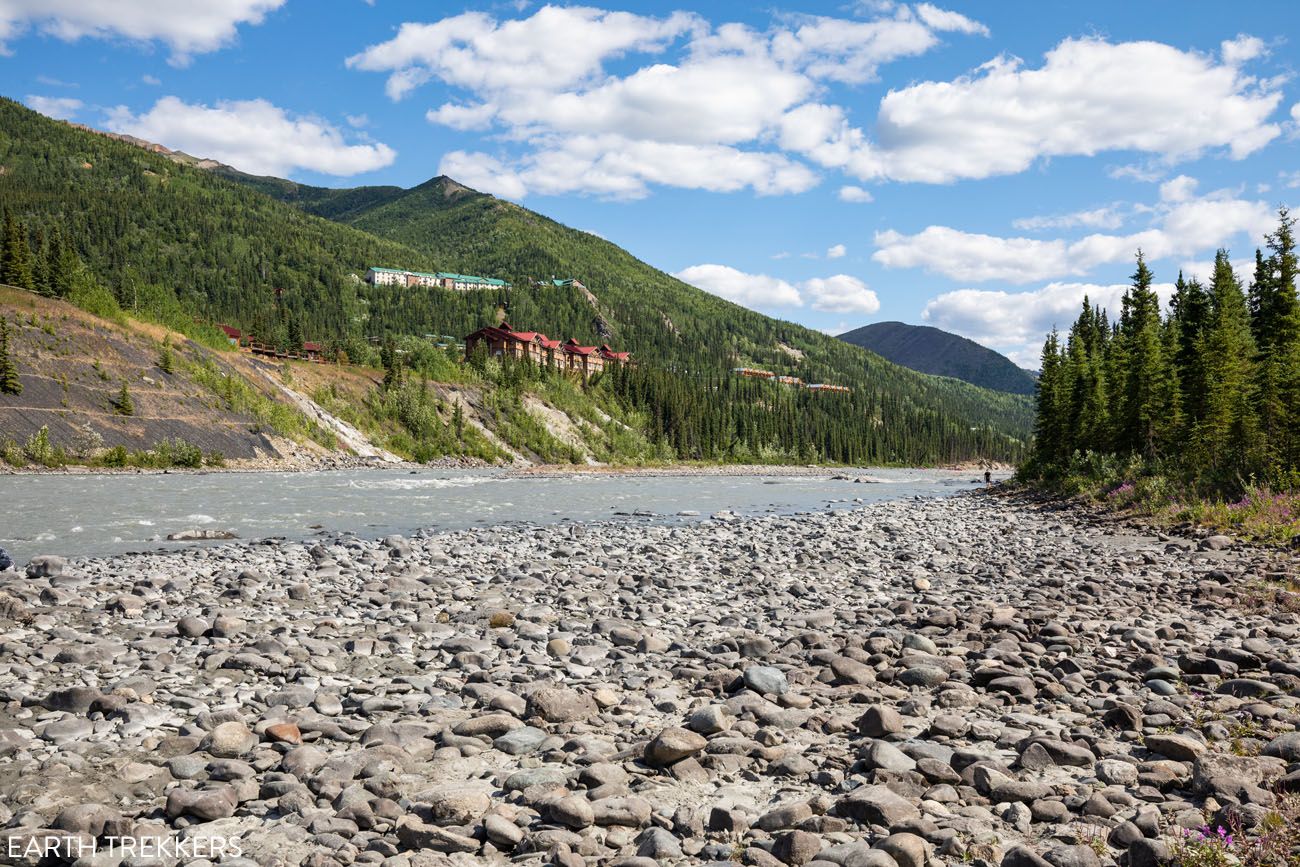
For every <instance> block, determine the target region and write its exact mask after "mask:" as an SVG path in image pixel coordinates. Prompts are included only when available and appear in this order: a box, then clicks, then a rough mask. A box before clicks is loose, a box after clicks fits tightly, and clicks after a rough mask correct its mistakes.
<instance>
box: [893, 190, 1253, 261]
mask: <svg viewBox="0 0 1300 867" xmlns="http://www.w3.org/2000/svg"><path fill="white" fill-rule="evenodd" d="M1157 214H1158V216H1157V218H1156V220H1155V224H1154V225H1153V226H1152V227H1151V228H1149V229H1145V230H1143V231H1140V232H1134V233H1131V234H1127V235H1108V234H1101V233H1094V234H1091V235H1087V236H1085V237H1083V238H1080V239H1078V240H1074V241H1067V240H1065V239H1060V238H1057V239H1050V240H1039V239H1035V238H1023V237H1011V238H1007V237H1001V236H997V235H987V234H981V233H975V232H965V231H962V230H959V229H953V228H950V227H947V226H928V227H927V228H925V229H924V230H922V231H921V232H918V233H917V234H914V235H903V234H901V233H899V232H896V231H893V230H888V231H884V232H878V233H877V234H876V236H875V243H876V247H877V250H876V252H875V253H874V254H872V257H871V258H872V259H873V260H875V261H876V262H879V263H880V264H882V265H884V266H885V267H887V268H923V269H925V270H926V271H929V272H932V273H936V274H942V275H944V276H946V277H951V278H953V279H955V280H961V281H970V282H983V281H986V280H1003V281H1006V282H1009V283H1032V282H1036V281H1040V280H1050V279H1053V278H1059V277H1062V276H1071V275H1082V274H1086V273H1088V272H1089V271H1090V270H1091V269H1093V268H1095V267H1097V266H1098V265H1103V264H1108V263H1114V262H1124V261H1128V260H1129V259H1131V258H1132V257H1133V255H1134V253H1135V252H1136V251H1137V250H1138V249H1141V250H1142V251H1143V252H1144V253H1145V254H1146V256H1147V258H1148V259H1150V260H1155V259H1162V258H1164V257H1166V256H1187V255H1193V254H1196V253H1200V252H1202V251H1206V250H1213V249H1214V248H1216V247H1219V246H1223V245H1225V244H1227V243H1228V241H1229V240H1230V239H1232V238H1234V237H1237V236H1239V235H1242V234H1244V235H1246V236H1247V237H1248V238H1249V239H1251V240H1252V241H1257V240H1258V239H1259V238H1261V237H1262V236H1263V235H1264V234H1265V233H1266V232H1268V231H1271V227H1272V224H1273V223H1274V222H1275V217H1274V214H1273V209H1272V207H1271V206H1270V205H1269V204H1268V203H1267V202H1262V201H1248V200H1245V199H1238V198H1232V197H1230V196H1228V195H1227V194H1225V193H1222V192H1220V193H1214V194H1210V195H1207V196H1203V197H1201V198H1197V199H1188V200H1185V201H1178V202H1173V203H1170V202H1166V203H1163V204H1162V205H1161V206H1160V208H1158V209H1157Z"/></svg>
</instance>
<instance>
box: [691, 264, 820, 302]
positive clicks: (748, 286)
mask: <svg viewBox="0 0 1300 867" xmlns="http://www.w3.org/2000/svg"><path fill="white" fill-rule="evenodd" d="M673 276H674V277H676V278H677V279H679V280H681V281H683V282H686V283H690V284H691V285H692V286H696V287H698V288H700V289H703V290H704V291H705V292H711V293H713V294H714V295H717V296H719V297H721V298H726V299H727V300H728V301H734V302H736V303H737V304H742V305H744V306H746V307H800V306H802V305H803V299H802V298H800V297H799V290H798V289H796V288H795V287H794V286H792V285H791V284H789V283H787V282H786V281H784V280H780V279H778V278H776V277H769V276H768V275H766V274H746V273H745V272H744V271H738V270H736V269H735V268H731V267H729V266H727V265H691V266H690V267H689V268H683V269H682V270H681V271H678V272H677V273H676V274H674V275H673Z"/></svg>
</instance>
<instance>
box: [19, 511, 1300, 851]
mask: <svg viewBox="0 0 1300 867" xmlns="http://www.w3.org/2000/svg"><path fill="white" fill-rule="evenodd" d="M1293 566H1294V564H1293V563H1291V562H1290V561H1286V560H1281V561H1280V560H1279V559H1278V558H1277V557H1276V556H1275V555H1272V554H1267V553H1264V552H1258V551H1252V550H1250V549H1249V548H1245V547H1243V546H1240V545H1237V544H1233V545H1230V546H1221V547H1219V548H1215V547H1214V546H1212V545H1207V546H1205V547H1204V548H1203V549H1202V548H1200V547H1198V546H1197V545H1195V544H1189V543H1186V542H1182V541H1176V540H1175V541H1167V540H1158V539H1155V538H1151V537H1148V536H1140V535H1134V534H1127V533H1123V532H1117V531H1114V530H1109V531H1098V530H1096V529H1092V528H1089V527H1086V526H1083V525H1081V524H1079V523H1076V522H1075V519H1074V518H1072V517H1070V516H1069V515H1068V514H1067V513H1063V512H1059V511H1053V512H1050V513H1048V512H1039V511H1035V510H1032V509H1028V508H1021V507H1017V506H1014V505H1010V504H1007V503H1005V502H1000V501H995V500H993V499H991V498H989V497H987V496H962V497H957V498H954V499H949V500H940V501H910V502H896V503H885V504H878V505H873V506H869V507H866V508H859V509H852V510H846V511H841V512H834V513H825V514H813V515H805V516H799V517H768V518H761V519H737V518H736V517H735V516H734V515H730V514H725V513H720V514H719V516H718V517H717V518H716V519H714V520H710V521H704V522H702V523H698V524H692V525H686V526H657V525H652V524H636V525H630V524H618V525H613V524H591V525H582V526H580V525H569V526H563V525H562V526H552V527H526V528H525V527H518V526H510V527H489V528H483V529H477V530H472V531H465V532H458V533H450V534H435V533H427V534H425V533H422V534H417V535H416V536H415V537H414V538H409V539H408V538H401V537H396V536H392V537H388V538H385V539H383V540H380V541H364V540H360V539H357V538H355V537H353V536H338V537H322V538H321V539H320V540H319V541H317V542H313V543H305V544H304V543H286V542H277V541H271V542H267V543H259V544H256V545H249V546H242V545H228V546H223V547H213V548H204V549H199V550H188V551H183V552H175V553H167V554H152V555H129V556H123V557H118V558H114V559H111V560H84V559H72V560H63V559H62V558H58V557H47V558H42V559H38V560H36V561H33V568H30V569H28V570H26V571H24V572H18V571H8V572H4V573H3V574H0V597H2V598H4V599H5V600H6V606H7V607H6V608H5V609H4V610H6V611H9V612H11V614H10V616H9V617H8V619H6V620H5V623H4V630H3V635H0V826H3V830H2V831H0V837H5V838H8V840H13V841H16V843H17V844H18V845H22V844H24V843H25V842H30V841H37V842H41V841H47V840H55V841H64V843H66V844H67V845H72V843H73V842H77V841H83V842H85V844H86V845H89V844H90V843H91V842H93V841H94V840H96V839H99V840H100V841H103V840H105V839H107V838H108V837H110V836H113V837H121V836H123V835H126V836H131V837H134V838H136V839H146V838H147V839H151V840H172V841H175V840H179V839H182V838H185V839H189V838H194V837H196V836H203V837H204V838H205V839H206V838H215V837H238V838H239V840H240V845H241V848H242V850H243V852H244V856H243V857H245V858H246V859H248V861H241V862H237V863H241V864H244V863H273V862H276V863H286V864H311V865H334V864H358V865H360V864H375V865H383V867H423V865H433V864H470V863H499V864H506V863H511V862H519V863H525V862H526V863H533V861H536V862H537V863H542V862H543V861H545V863H557V864H563V865H573V867H577V865H579V864H591V865H595V864H613V863H623V864H628V865H642V864H644V865H647V867H649V865H650V864H651V863H654V862H658V863H669V862H678V863H697V862H699V863H710V862H727V861H734V862H741V863H744V864H749V865H777V864H788V865H804V864H815V865H819V867H821V865H837V867H938V865H940V864H958V863H963V862H969V863H972V864H977V865H997V864H1002V865H1009V867H1045V865H1046V867H1100V865H1104V867H1113V865H1120V864H1123V865H1128V867H1145V865H1151V867H1156V865H1165V864H1167V863H1168V862H1169V859H1170V857H1171V852H1172V851H1174V850H1172V849H1171V839H1172V838H1171V836H1170V835H1171V834H1173V833H1175V832H1176V829H1177V828H1179V827H1184V826H1198V827H1199V825H1200V824H1201V823H1203V822H1204V821H1205V817H1204V813H1205V811H1206V810H1207V809H1209V811H1210V813H1211V814H1212V816H1213V817H1215V821H1228V819H1227V818H1222V819H1221V818H1220V817H1228V816H1235V817H1238V819H1239V820H1240V821H1242V822H1246V823H1252V822H1253V823H1258V822H1260V821H1262V820H1263V817H1264V816H1265V815H1266V813H1267V811H1268V810H1269V809H1273V808H1276V807H1277V806H1278V805H1279V804H1281V803H1282V802H1281V801H1280V800H1279V799H1278V797H1277V795H1276V794H1275V793H1274V790H1275V789H1277V790H1280V791H1286V790H1292V791H1295V790H1300V740H1297V735H1296V731H1295V726H1296V722H1297V720H1298V719H1300V623H1297V619H1296V618H1295V617H1294V616H1293V615H1288V614H1286V613H1285V612H1282V611H1275V610H1268V609H1265V610H1259V609H1249V608H1244V607H1242V608H1239V607H1236V606H1235V605H1234V604H1233V599H1232V597H1233V594H1234V593H1235V592H1237V590H1238V588H1240V587H1243V586H1246V585H1247V584H1248V583H1249V581H1248V579H1247V577H1246V576H1255V575H1263V574H1269V573H1275V572H1277V571H1278V570H1279V569H1282V568H1293ZM13 613H20V614H21V615H22V616H21V617H17V616H13ZM503 613H504V614H508V615H509V616H503ZM1248 827H1250V825H1248ZM8 840H0V846H3V845H6V844H7V842H8ZM277 859H278V861H277ZM65 860H69V861H70V860H72V859H65ZM84 863H90V862H88V861H87V862H84ZM94 863H96V864H98V863H100V862H99V861H95V862H94ZM104 863H110V862H108V861H105V862H104ZM111 863H118V862H111ZM122 863H134V862H129V861H123V862H122Z"/></svg>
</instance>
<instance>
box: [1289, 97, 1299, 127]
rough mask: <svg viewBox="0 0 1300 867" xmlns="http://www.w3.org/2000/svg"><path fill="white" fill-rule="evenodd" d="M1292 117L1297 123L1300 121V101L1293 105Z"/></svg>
mask: <svg viewBox="0 0 1300 867" xmlns="http://www.w3.org/2000/svg"><path fill="white" fill-rule="evenodd" d="M1291 119H1292V120H1293V121H1295V122H1296V123H1300V102H1297V103H1296V104H1295V105H1293V106H1291Z"/></svg>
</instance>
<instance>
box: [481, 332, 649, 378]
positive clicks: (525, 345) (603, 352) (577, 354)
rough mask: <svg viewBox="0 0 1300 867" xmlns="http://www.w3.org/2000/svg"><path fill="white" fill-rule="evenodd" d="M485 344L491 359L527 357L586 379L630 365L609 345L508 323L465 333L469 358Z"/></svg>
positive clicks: (627, 355)
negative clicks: (519, 328) (552, 335)
mask: <svg viewBox="0 0 1300 867" xmlns="http://www.w3.org/2000/svg"><path fill="white" fill-rule="evenodd" d="M479 346H484V347H486V349H487V354H488V355H489V356H491V357H493V358H514V359H518V360H523V359H528V360H529V361H532V362H533V363H534V364H537V365H541V366H545V367H552V368H555V369H557V370H561V371H564V372H565V373H572V374H575V375H577V376H581V377H582V378H583V379H588V378H590V377H591V376H592V375H594V374H597V373H600V372H601V371H603V370H604V369H605V368H606V367H617V366H618V365H620V364H633V363H634V362H633V361H632V358H631V355H632V354H631V353H630V352H615V351H614V350H612V349H610V348H609V345H608V344H602V345H600V346H583V345H582V344H580V343H579V342H578V341H577V340H574V339H573V338H572V337H570V338H569V339H568V340H565V341H563V342H561V341H560V340H558V339H555V340H553V339H551V338H549V337H547V336H546V335H545V334H543V333H541V332H540V331H516V330H515V329H513V328H512V327H511V326H510V323H509V322H502V323H501V324H500V325H489V326H487V327H486V328H480V329H479V330H478V331H475V332H474V333H473V334H467V335H466V336H465V355H466V357H468V356H469V355H471V354H473V353H474V351H475V350H476V349H477V348H478V347H479Z"/></svg>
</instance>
